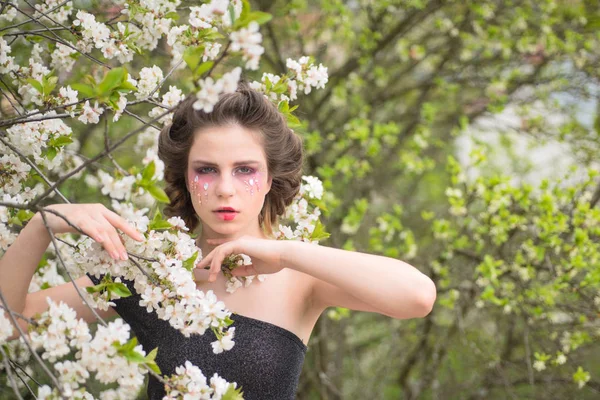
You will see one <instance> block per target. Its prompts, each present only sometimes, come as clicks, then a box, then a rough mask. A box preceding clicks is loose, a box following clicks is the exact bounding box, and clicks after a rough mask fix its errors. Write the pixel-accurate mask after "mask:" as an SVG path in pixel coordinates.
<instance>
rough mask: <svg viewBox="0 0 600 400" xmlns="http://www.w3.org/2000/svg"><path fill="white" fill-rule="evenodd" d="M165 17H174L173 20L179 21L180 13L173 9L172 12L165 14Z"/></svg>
mask: <svg viewBox="0 0 600 400" xmlns="http://www.w3.org/2000/svg"><path fill="white" fill-rule="evenodd" d="M165 18H169V19H172V20H173V21H177V20H179V14H178V13H177V11H171V12H168V13H167V14H165Z"/></svg>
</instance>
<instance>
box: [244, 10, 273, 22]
mask: <svg viewBox="0 0 600 400" xmlns="http://www.w3.org/2000/svg"><path fill="white" fill-rule="evenodd" d="M272 18H273V16H272V15H271V14H269V13H266V12H262V11H253V12H251V13H250V15H248V19H249V22H250V21H256V22H258V24H259V25H262V24H265V23H267V22H269V21H270V20H271V19H272Z"/></svg>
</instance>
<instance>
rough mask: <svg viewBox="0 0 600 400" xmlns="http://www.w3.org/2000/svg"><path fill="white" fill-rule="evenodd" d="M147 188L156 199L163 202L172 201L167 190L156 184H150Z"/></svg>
mask: <svg viewBox="0 0 600 400" xmlns="http://www.w3.org/2000/svg"><path fill="white" fill-rule="evenodd" d="M147 190H148V193H150V194H151V195H152V197H154V198H155V199H156V200H158V201H160V202H161V203H168V202H169V201H170V200H169V196H167V194H166V193H165V191H164V190H163V189H162V188H160V187H158V186H156V185H152V186H149V187H148V188H147Z"/></svg>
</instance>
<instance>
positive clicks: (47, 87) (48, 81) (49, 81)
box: [44, 76, 58, 94]
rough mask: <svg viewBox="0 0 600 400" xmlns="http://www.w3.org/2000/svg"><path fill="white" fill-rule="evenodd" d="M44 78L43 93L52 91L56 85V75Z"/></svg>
mask: <svg viewBox="0 0 600 400" xmlns="http://www.w3.org/2000/svg"><path fill="white" fill-rule="evenodd" d="M44 80H45V83H44V93H45V94H50V93H52V91H53V90H54V88H55V87H56V83H57V82H58V77H57V76H50V77H48V78H46V77H44Z"/></svg>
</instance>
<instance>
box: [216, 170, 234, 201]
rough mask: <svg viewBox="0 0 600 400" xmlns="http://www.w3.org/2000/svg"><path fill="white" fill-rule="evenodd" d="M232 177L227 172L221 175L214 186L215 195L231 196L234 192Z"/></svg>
mask: <svg viewBox="0 0 600 400" xmlns="http://www.w3.org/2000/svg"><path fill="white" fill-rule="evenodd" d="M233 180H234V177H233V176H232V175H231V174H229V175H225V176H221V177H220V178H219V180H218V181H217V184H216V186H215V191H216V195H217V196H233V195H234V194H235V186H234V184H235V182H234V181H233Z"/></svg>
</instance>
